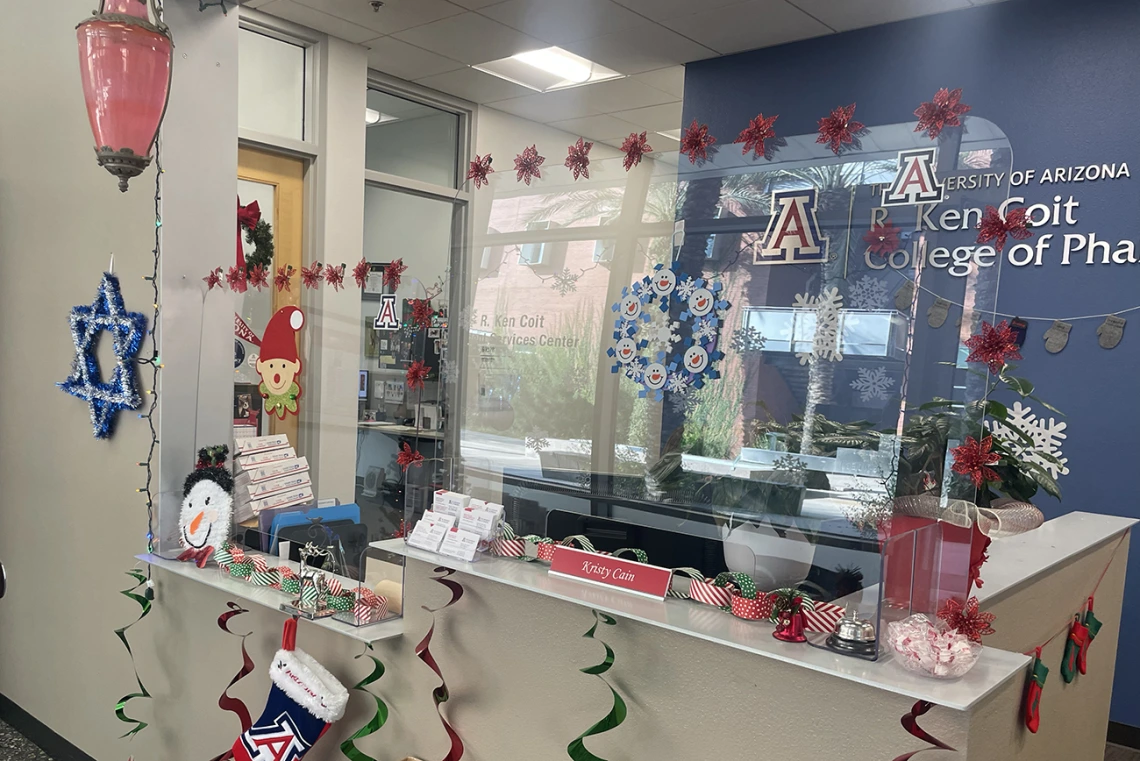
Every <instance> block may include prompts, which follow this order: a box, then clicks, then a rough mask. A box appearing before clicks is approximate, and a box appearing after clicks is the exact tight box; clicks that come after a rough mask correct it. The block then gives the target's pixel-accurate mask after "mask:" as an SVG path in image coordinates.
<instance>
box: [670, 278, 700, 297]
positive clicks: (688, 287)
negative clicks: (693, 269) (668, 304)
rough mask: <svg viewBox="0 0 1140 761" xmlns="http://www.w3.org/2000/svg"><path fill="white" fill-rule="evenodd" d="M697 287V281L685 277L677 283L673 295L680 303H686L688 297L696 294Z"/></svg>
mask: <svg viewBox="0 0 1140 761" xmlns="http://www.w3.org/2000/svg"><path fill="white" fill-rule="evenodd" d="M698 287H699V286H698V285H697V281H696V280H693V279H692V278H691V277H689V276H688V275H686V276H685V278H684V279H683V280H678V281H677V290H676V291H675V293H676V294H677V297H678V298H680V299H681V301H688V300H689V297H690V296H692V295H693V294H694V293H695V292H696V290H697V288H698Z"/></svg>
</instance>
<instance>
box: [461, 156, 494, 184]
mask: <svg viewBox="0 0 1140 761" xmlns="http://www.w3.org/2000/svg"><path fill="white" fill-rule="evenodd" d="M494 173H495V170H494V169H492V168H491V154H489V153H488V154H487V155H486V156H480V155H479V154H478V153H476V154H475V160H474V161H472V162H471V163H470V165H469V166H468V169H467V179H469V180H471V181H472V182H474V183H475V189H476V190H478V189H479V188H481V187H483V186H484V185H490V184H491V181H490V180H489V179H487V175H489V174H494Z"/></svg>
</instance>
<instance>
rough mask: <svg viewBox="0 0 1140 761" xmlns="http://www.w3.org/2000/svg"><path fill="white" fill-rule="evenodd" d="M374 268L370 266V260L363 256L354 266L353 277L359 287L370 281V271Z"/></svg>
mask: <svg viewBox="0 0 1140 761" xmlns="http://www.w3.org/2000/svg"><path fill="white" fill-rule="evenodd" d="M371 271H372V268H371V267H369V266H368V260H367V259H365V258H363V257H361V259H360V261H359V262H357V263H356V266H355V267H353V268H352V278H353V279H354V280H355V281H356V287H357V288H363V287H364V284H365V283H367V282H368V273H369V272H371Z"/></svg>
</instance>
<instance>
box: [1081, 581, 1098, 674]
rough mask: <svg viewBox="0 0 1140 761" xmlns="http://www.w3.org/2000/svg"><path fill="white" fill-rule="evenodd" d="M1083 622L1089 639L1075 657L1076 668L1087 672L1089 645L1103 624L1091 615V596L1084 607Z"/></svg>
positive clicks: (1084, 672) (1083, 672)
mask: <svg viewBox="0 0 1140 761" xmlns="http://www.w3.org/2000/svg"><path fill="white" fill-rule="evenodd" d="M1084 624H1085V629H1087V630H1088V633H1089V639H1088V642H1087V643H1086V644H1085V646H1084V647H1083V648H1081V654H1080V656H1078V657H1077V670H1079V671H1080V672H1081V673H1082V674H1087V673H1089V670H1088V661H1087V658H1088V654H1089V646H1090V645H1092V641H1093V640H1094V639H1096V635H1097V634H1098V633H1100V627H1101V626H1103V624H1102V623H1101V622H1100V621H1099V620H1098V619H1097V617H1096V616H1094V615H1093V598H1092V597H1089V604H1088V607H1086V608H1085V620H1084Z"/></svg>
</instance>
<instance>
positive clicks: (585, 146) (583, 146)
mask: <svg viewBox="0 0 1140 761" xmlns="http://www.w3.org/2000/svg"><path fill="white" fill-rule="evenodd" d="M593 147H594V144H593V143H589V142H586V141H585V140H583V139H582V138H578V142H576V143H574V144H573V145H571V146H570V147H569V148H567V149H566V153H567V156H566V168H567V169H569V170H570V173H571V174H572V175H574V179H575V180H576V179H578V178H579V177H585V178H586V179H587V180H588V179H590V149H591V148H593Z"/></svg>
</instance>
